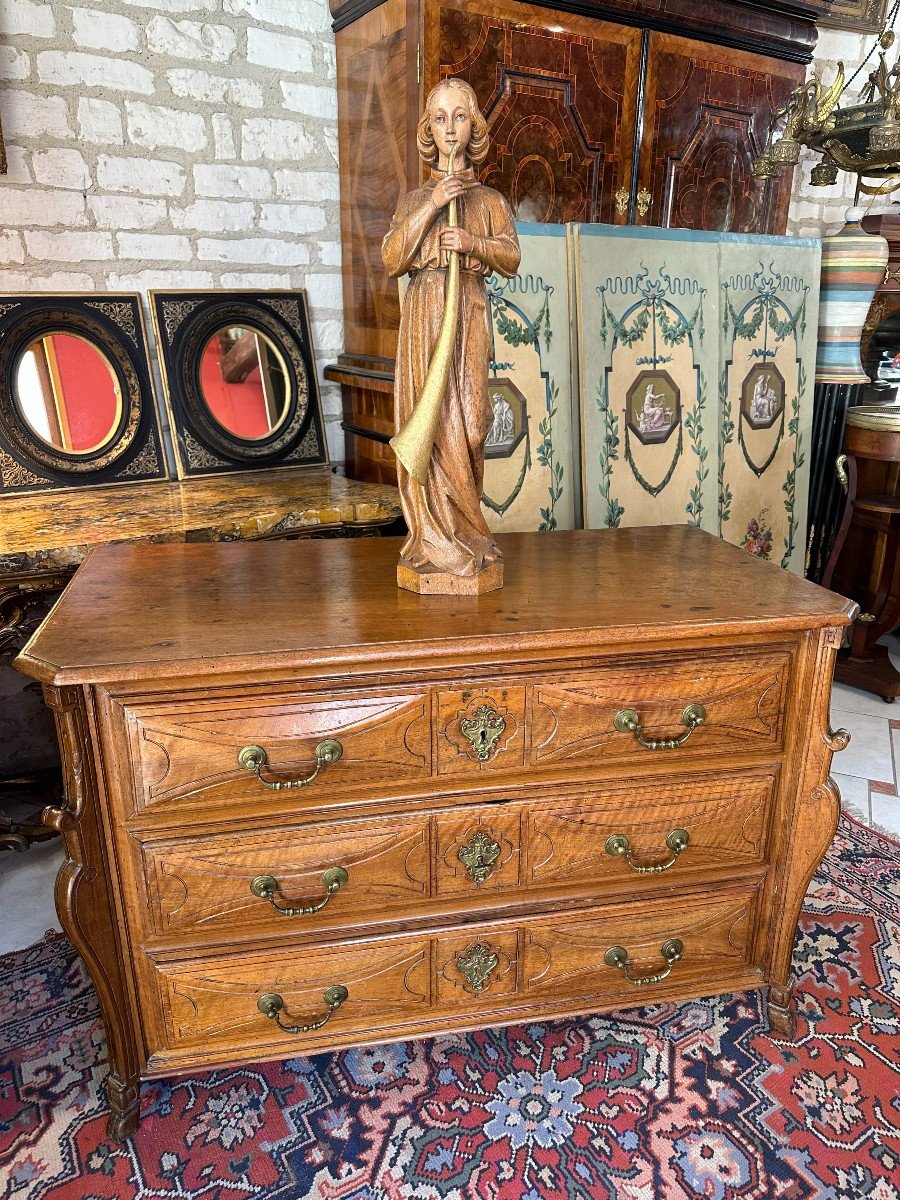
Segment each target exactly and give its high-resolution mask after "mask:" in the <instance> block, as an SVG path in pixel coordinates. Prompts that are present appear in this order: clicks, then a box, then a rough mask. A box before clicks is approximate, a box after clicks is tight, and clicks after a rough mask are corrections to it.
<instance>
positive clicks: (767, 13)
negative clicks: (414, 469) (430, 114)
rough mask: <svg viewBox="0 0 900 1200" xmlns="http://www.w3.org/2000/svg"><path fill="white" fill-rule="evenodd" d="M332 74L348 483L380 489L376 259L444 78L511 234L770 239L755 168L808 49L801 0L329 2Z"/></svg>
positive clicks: (380, 339) (384, 366) (781, 208)
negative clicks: (643, 232)
mask: <svg viewBox="0 0 900 1200" xmlns="http://www.w3.org/2000/svg"><path fill="white" fill-rule="evenodd" d="M332 14H333V16H334V27H335V38H336V48H337V74H338V120H339V153H340V165H341V235H342V241H343V251H344V259H343V275H344V323H345V344H344V352H343V354H342V355H341V357H340V360H339V362H338V363H337V364H335V365H334V366H333V367H330V368H328V369H327V370H326V375H327V377H328V378H329V379H332V380H334V381H337V382H339V383H340V384H341V385H342V391H343V403H344V430H345V433H346V435H347V460H348V469H349V471H350V473H351V474H353V475H356V476H357V477H359V478H367V479H372V480H376V481H384V480H390V479H393V477H394V472H393V456H392V454H391V452H390V450H389V449H388V448H387V445H386V443H387V440H388V438H389V437H390V435H391V433H392V432H393V428H392V396H391V393H392V385H393V358H394V352H395V349H396V339H397V329H398V327H399V321H400V307H399V298H398V290H397V285H396V282H395V281H394V280H391V279H388V277H387V274H386V272H385V270H384V267H383V265H382V262H381V240H382V238H383V237H384V234H385V232H386V230H387V228H388V225H389V223H390V219H391V215H392V213H393V211H394V209H395V207H396V204H397V201H398V199H399V197H400V196H401V195H402V194H403V193H404V192H405V191H406V190H407V189H408V188H410V187H414V186H417V185H418V183H419V182H420V180H421V179H422V178H423V168H422V164H421V163H420V162H419V159H418V155H417V152H416V140H415V130H416V123H417V121H418V118H419V114H420V112H421V108H422V104H423V102H424V99H425V96H426V95H427V94H428V92H429V90H430V89H431V88H432V87H433V86H434V84H435V83H437V82H439V80H441V79H443V78H446V77H447V76H449V75H454V76H457V77H460V78H463V79H465V80H467V81H468V82H469V83H470V84H471V85H472V86H473V87H474V89H475V91H476V94H477V95H478V99H479V102H480V104H481V108H482V111H483V112H484V114H485V116H486V117H487V119H488V123H489V125H490V129H491V150H490V154H489V157H488V159H487V160H486V161H485V163H484V164H483V165H482V167H481V168H480V170H479V175H480V178H481V179H482V181H483V182H484V183H486V184H488V185H489V186H490V187H493V188H496V189H497V190H498V191H499V192H501V193H502V194H503V195H505V196H506V197H507V199H508V200H509V202H510V204H511V206H512V209H513V212H514V213H515V215H516V219H517V220H519V221H535V222H554V223H566V222H570V221H573V222H581V221H585V222H603V223H607V224H624V223H637V224H642V225H662V226H666V227H678V228H687V229H719V230H727V231H738V232H751V233H783V232H784V229H785V224H786V220H787V208H788V202H789V198H790V188H791V179H790V177H789V176H785V177H784V178H782V179H779V180H757V179H754V178H753V176H752V175H751V173H750V167H751V163H752V161H753V158H754V156H755V154H756V153H757V152H758V150H760V149H761V148H762V146H763V145H764V143H765V139H766V133H767V130H768V126H769V122H770V121H771V118H772V115H773V113H774V112H775V111H776V109H777V108H778V106H779V105H780V104H781V103H783V101H784V100H785V98H786V97H787V95H788V94H789V93H790V91H791V89H792V88H793V87H794V85H795V84H796V83H798V82H799V81H800V80H802V79H803V77H804V74H805V64H806V63H807V62H808V61H809V59H810V57H811V54H812V47H813V45H814V44H815V24H814V21H815V15H816V10H815V5H814V3H812V2H810V3H804V2H802V0H801V2H799V3H793V4H787V5H785V4H775V3H766V2H764V0H763V2H758V0H757V2H750V0H747V2H746V3H744V2H743V0H732V2H731V3H717V4H715V5H706V6H697V5H694V4H692V3H688V0H628V2H625V0H623V2H621V3H617V2H615V0H613V2H611V3H606V4H597V3H592V2H591V0H557V2H556V3H553V4H522V3H516V2H515V0H476V2H473V0H385V3H382V4H372V3H367V2H366V0H362V2H360V0H345V2H343V3H336V2H335V0H332Z"/></svg>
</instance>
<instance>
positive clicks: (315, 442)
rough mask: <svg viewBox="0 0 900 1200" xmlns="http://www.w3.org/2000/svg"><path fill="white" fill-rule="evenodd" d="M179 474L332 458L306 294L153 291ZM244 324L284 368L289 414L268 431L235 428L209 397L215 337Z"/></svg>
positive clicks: (217, 472)
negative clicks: (208, 366) (206, 382)
mask: <svg viewBox="0 0 900 1200" xmlns="http://www.w3.org/2000/svg"><path fill="white" fill-rule="evenodd" d="M150 307H151V311H152V314H153V321H154V326H155V329H156V341H157V346H158V347H159V356H160V365H161V368H162V376H163V387H164V391H165V399H166V406H167V408H168V412H169V420H170V424H171V428H172V435H173V442H174V445H175V456H176V459H177V461H178V473H179V478H182V479H184V478H188V477H190V476H196V475H220V474H231V473H234V472H242V471H250V470H257V469H263V468H266V469H268V468H271V467H281V466H284V467H288V466H290V467H297V466H311V465H314V464H322V463H326V462H327V461H328V455H327V449H326V442H325V426H324V421H323V417H322V409H321V404H320V401H319V389H318V385H317V382H316V371H315V357H314V355H313V350H312V339H311V337H310V331H309V330H310V326H309V313H308V311H307V307H306V293H305V292H303V291H302V290H297V291H271V292H258V291H217V292H159V291H152V292H151V293H150ZM229 326H230V327H234V326H241V327H244V328H245V329H247V330H250V331H252V332H255V333H257V334H260V335H262V336H263V338H264V339H266V340H268V341H269V342H270V343H271V344H272V345H273V346H274V348H275V350H276V351H277V354H278V357H279V358H280V359H281V362H282V363H283V365H284V366H285V367H286V370H287V377H286V385H287V394H286V410H287V411H286V412H285V414H284V415H283V417H282V418H281V419H280V420H279V422H278V423H277V424H276V425H275V427H274V428H273V429H272V430H271V431H270V432H269V433H268V434H267V435H265V436H262V437H257V438H252V439H251V438H245V437H240V436H239V435H237V434H235V433H232V432H230V431H229V430H228V429H227V428H226V427H225V426H224V425H222V424H221V423H220V422H219V421H218V420H217V419H216V418H215V417H214V416H213V415H212V412H211V410H210V408H209V406H208V405H207V403H206V401H205V400H204V396H203V388H202V383H201V376H200V369H201V361H202V356H203V352H204V350H205V348H206V346H207V344H208V343H209V341H210V339H211V338H212V337H213V336H214V335H215V334H216V333H218V332H219V331H220V330H222V329H223V328H226V327H229Z"/></svg>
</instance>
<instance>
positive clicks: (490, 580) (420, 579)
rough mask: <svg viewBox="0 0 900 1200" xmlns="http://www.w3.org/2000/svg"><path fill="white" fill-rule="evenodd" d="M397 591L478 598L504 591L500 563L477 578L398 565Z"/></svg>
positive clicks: (422, 594) (486, 568)
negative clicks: (488, 593) (399, 588)
mask: <svg viewBox="0 0 900 1200" xmlns="http://www.w3.org/2000/svg"><path fill="white" fill-rule="evenodd" d="M397 587H401V588H403V589H404V590H405V591H407V592H418V593H419V595H420V596H480V595H481V594H482V593H483V592H496V591H498V590H499V589H500V588H502V587H503V562H502V561H500V562H492V563H489V564H488V566H486V567H485V568H484V570H482V571H479V572H478V574H477V575H450V574H449V573H448V572H447V571H435V570H434V569H431V570H428V569H427V568H419V567H408V566H406V565H405V564H404V563H402V562H401V563H397Z"/></svg>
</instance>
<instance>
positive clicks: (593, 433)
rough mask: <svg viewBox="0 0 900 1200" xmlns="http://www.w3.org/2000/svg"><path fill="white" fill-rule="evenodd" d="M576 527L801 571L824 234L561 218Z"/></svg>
mask: <svg viewBox="0 0 900 1200" xmlns="http://www.w3.org/2000/svg"><path fill="white" fill-rule="evenodd" d="M568 233H569V237H568V246H569V259H570V271H571V273H572V276H573V279H574V294H575V309H576V323H577V344H578V356H577V364H576V367H577V372H578V375H579V393H580V410H581V430H582V447H581V449H582V477H583V499H584V523H585V525H586V526H588V527H589V528H598V527H605V526H615V525H659V524H674V523H681V522H687V523H689V524H693V525H698V526H700V527H702V528H703V529H707V530H709V531H710V532H712V533H716V534H719V535H720V536H722V537H724V538H726V539H727V540H728V541H732V542H735V543H737V544H738V545H743V546H745V547H746V548H747V549H748V550H750V551H751V552H752V553H755V554H758V555H760V556H761V557H764V558H768V559H771V560H772V561H773V562H777V563H780V564H781V565H782V566H786V567H791V568H792V569H793V570H795V571H797V572H798V573H802V571H803V547H804V536H805V525H806V492H807V488H808V466H807V460H808V449H809V435H810V428H811V422H812V372H811V370H810V365H811V364H812V362H813V361H814V358H815V340H816V329H815V326H816V322H815V319H814V317H815V313H816V303H817V297H818V280H819V255H820V248H819V243H818V242H817V241H814V240H812V239H799V238H769V237H761V236H756V235H751V234H746V235H744V234H719V233H707V232H695V231H689V230H668V229H647V228H636V227H624V228H616V227H612V226H605V225H580V226H578V225H575V226H570V227H569V230H568Z"/></svg>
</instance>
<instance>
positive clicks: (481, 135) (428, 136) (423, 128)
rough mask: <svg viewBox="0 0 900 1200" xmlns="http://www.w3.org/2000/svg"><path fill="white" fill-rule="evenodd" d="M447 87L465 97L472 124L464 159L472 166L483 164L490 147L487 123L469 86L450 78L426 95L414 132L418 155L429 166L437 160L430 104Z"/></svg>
mask: <svg viewBox="0 0 900 1200" xmlns="http://www.w3.org/2000/svg"><path fill="white" fill-rule="evenodd" d="M447 87H455V88H459V90H460V91H461V92H462V93H463V94H464V95H465V97H466V102H467V104H468V108H469V119H470V120H471V122H472V136H471V138H470V139H469V144H468V146H467V147H466V158H467V159H468V160H469V162H470V163H473V164H474V163H480V162H483V161H484V160H485V158H487V152H488V147H489V146H490V138H489V137H488V125H487V121H486V120H485V119H484V117H483V116H482V114H481V109H480V108H479V107H478V98H477V96H476V95H475V92H474V91H473V90H472V88H471V87H470V85H469V84H468V83H466V81H465V80H464V79H455V78H454V77H452V76H450V77H449V78H447V79H442V80H441V82H440V83H438V84H436V85H435V86H434V87H433V88H432V89H431V91H430V92H429V93H428V98H427V100H426V101H425V111H424V112H423V113H422V116H421V119H420V120H419V128H418V129H417V130H416V145H417V146H418V148H419V155H420V156H421V157H422V158H423V159H424V160H425V162H427V163H428V164H429V166H434V164H435V163H436V162H437V160H438V148H437V145H436V144H435V140H434V135H433V134H432V132H431V102H432V100H433V99H434V97H435V96H436V95H437V94H438V92H440V91H442V90H443V89H444V88H447Z"/></svg>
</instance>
